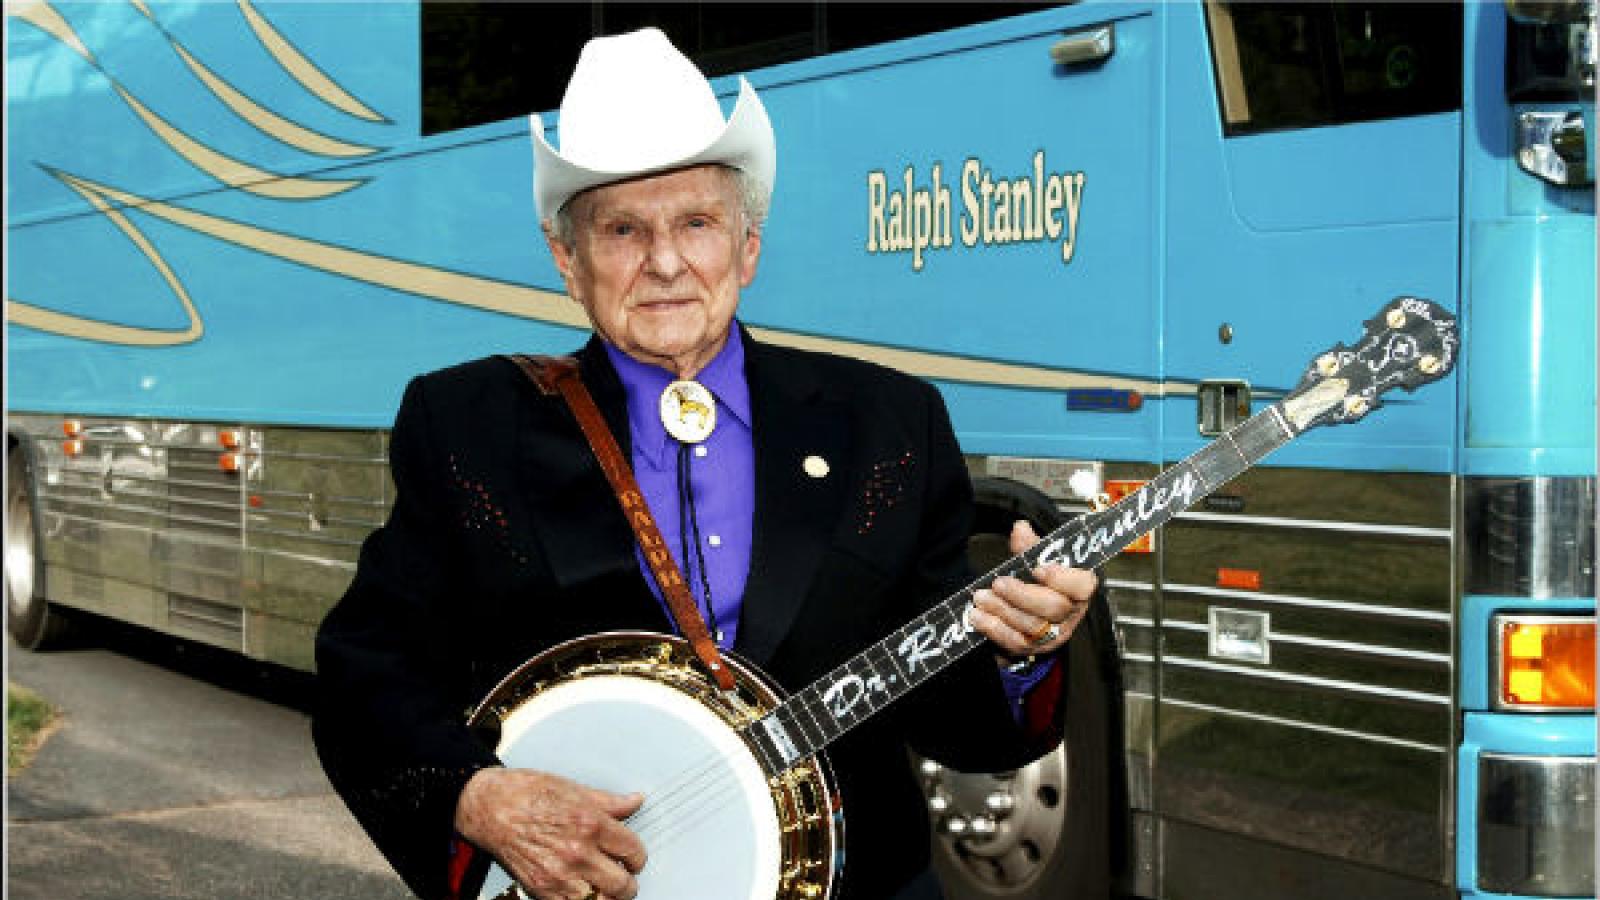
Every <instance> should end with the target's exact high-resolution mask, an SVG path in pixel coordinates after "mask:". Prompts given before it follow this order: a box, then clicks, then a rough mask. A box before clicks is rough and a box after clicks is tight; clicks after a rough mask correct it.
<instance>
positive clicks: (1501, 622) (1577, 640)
mask: <svg viewBox="0 0 1600 900" xmlns="http://www.w3.org/2000/svg"><path fill="white" fill-rule="evenodd" d="M1492 627H1493V628H1494V633H1495V646H1496V649H1497V652H1498V654H1499V657H1500V658H1499V673H1500V677H1499V689H1498V693H1497V695H1496V697H1495V705H1496V706H1498V707H1500V708H1502V709H1571V710H1592V709H1594V669H1595V642H1594V619H1593V618H1592V617H1589V618H1585V617H1580V616H1547V615H1546V616H1541V615H1503V616H1496V617H1495V618H1494V624H1493V626H1492Z"/></svg>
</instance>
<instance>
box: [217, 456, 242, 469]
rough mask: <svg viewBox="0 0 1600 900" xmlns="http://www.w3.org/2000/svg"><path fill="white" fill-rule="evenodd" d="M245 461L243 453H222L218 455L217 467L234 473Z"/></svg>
mask: <svg viewBox="0 0 1600 900" xmlns="http://www.w3.org/2000/svg"><path fill="white" fill-rule="evenodd" d="M243 462H244V458H243V454H239V453H221V454H218V455H217V468H219V469H221V470H222V471H224V472H227V473H229V474H233V473H235V472H238V471H239V466H240V464H242V463H243Z"/></svg>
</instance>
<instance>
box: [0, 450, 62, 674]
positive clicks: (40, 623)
mask: <svg viewBox="0 0 1600 900" xmlns="http://www.w3.org/2000/svg"><path fill="white" fill-rule="evenodd" d="M6 445H7V446H6V524H5V530H6V545H5V583H6V630H7V631H8V632H10V633H11V637H12V639H13V640H15V641H16V642H17V643H18V644H20V645H21V646H22V647H24V648H26V649H29V650H47V649H49V648H50V647H52V646H55V645H57V644H59V643H61V641H62V640H63V639H64V638H65V637H66V634H67V625H68V623H67V620H66V617H65V616H64V615H63V614H62V613H61V611H60V610H59V609H57V608H55V607H54V606H52V605H51V604H50V602H49V601H48V600H46V599H45V590H44V557H43V555H42V554H41V552H40V551H41V548H42V544H41V543H40V541H39V527H38V524H39V518H38V511H39V510H38V504H37V502H36V497H35V495H34V491H33V472H32V469H33V466H32V465H31V460H30V459H29V455H28V453H27V451H26V449H25V448H24V447H23V446H22V444H21V443H20V442H19V441H17V440H16V439H15V438H8V439H7V441H6Z"/></svg>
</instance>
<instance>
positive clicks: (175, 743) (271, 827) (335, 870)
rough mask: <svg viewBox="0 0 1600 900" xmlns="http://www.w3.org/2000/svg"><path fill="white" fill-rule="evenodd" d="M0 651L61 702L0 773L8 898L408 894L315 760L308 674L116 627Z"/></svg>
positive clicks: (25, 678)
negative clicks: (54, 721) (24, 755)
mask: <svg viewBox="0 0 1600 900" xmlns="http://www.w3.org/2000/svg"><path fill="white" fill-rule="evenodd" d="M6 664H7V667H8V677H9V678H10V679H11V680H12V681H14V682H16V683H18V684H22V685H24V686H26V687H29V688H31V689H33V690H35V691H37V692H38V693H40V694H42V695H43V696H44V697H45V698H46V699H48V700H50V701H51V702H52V703H54V704H55V705H56V706H57V707H58V708H59V709H61V710H62V711H63V712H64V713H65V720H64V723H63V725H62V727H61V728H60V729H59V730H58V731H57V732H56V733H55V734H54V736H53V737H51V738H50V740H49V741H48V742H47V743H46V744H45V746H44V748H43V749H42V750H41V752H40V753H39V755H38V757H37V758H35V760H34V762H33V764H32V766H30V767H29V768H28V769H27V770H26V771H25V772H23V773H22V774H21V775H19V776H18V777H16V778H14V779H8V780H7V784H6V791H7V799H8V802H9V808H8V814H7V818H6V838H7V843H8V847H7V854H8V857H9V859H8V864H9V871H8V874H7V889H8V892H9V896H10V897H11V898H12V900H46V898H48V900H57V898H62V897H72V898H79V900H98V898H107V900H110V898H116V900H186V898H195V900H202V898H203V900H217V898H219V897H228V898H257V897H260V898H268V897H270V898H290V897H292V898H318V900H342V898H351V900H354V898H361V900H386V898H396V900H399V898H404V897H408V896H410V895H409V894H408V893H407V891H406V890H405V888H404V887H403V886H402V885H401V883H400V881H399V879H397V878H396V877H395V876H394V875H393V874H392V873H391V872H390V871H389V869H388V867H387V865H386V864H385V863H384V861H383V859H382V858H381V857H380V856H378V854H377V851H376V850H374V849H373V848H372V847H371V845H370V844H369V843H368V842H367V840H366V838H365V836H364V835H363V834H362V833H361V829H360V827H359V826H358V825H356V823H355V820H354V819H352V818H351V817H350V814H349V813H348V812H347V811H346V810H345V808H344V806H343V804H341V803H340V802H339V799H338V797H337V796H335V795H334V793H333V789H332V788H331V787H329V785H328V782H327V781H326V779H324V778H323V776H322V772H321V769H320V768H318V766H317V761H316V757H315V754H314V753H313V751H312V746H311V735H310V728H309V720H308V717H307V715H306V713H305V709H306V708H307V704H306V698H307V697H308V696H309V694H310V689H311V686H310V684H309V679H306V678H304V677H303V676H298V675H296V674H294V673H287V672H284V671H282V670H270V669H265V668H263V667H260V666H256V665H252V664H248V663H246V662H245V661H243V660H238V659H234V658H228V657H223V656H218V655H217V654H215V653H213V652H211V651H209V650H207V649H205V648H197V647H194V646H187V647H182V646H179V645H175V644H174V643H173V642H170V641H165V640H162V639H158V638H154V637H152V636H141V635H138V634H130V633H127V632H125V631H123V630H121V629H113V630H109V631H104V632H100V631H97V632H96V633H93V634H91V635H90V636H88V637H87V638H85V639H81V640H79V641H78V645H77V646H75V647H69V648H67V649H64V650H61V651H56V652H51V653H28V652H26V651H22V650H19V649H18V648H17V647H16V645H15V644H12V643H10V642H9V641H7V644H6Z"/></svg>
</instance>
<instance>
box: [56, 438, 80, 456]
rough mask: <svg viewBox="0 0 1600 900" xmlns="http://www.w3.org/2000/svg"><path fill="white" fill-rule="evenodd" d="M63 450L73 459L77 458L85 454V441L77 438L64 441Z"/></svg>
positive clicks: (62, 443)
mask: <svg viewBox="0 0 1600 900" xmlns="http://www.w3.org/2000/svg"><path fill="white" fill-rule="evenodd" d="M61 452H62V453H65V454H66V455H67V456H69V457H71V458H73V459H77V458H78V457H80V456H82V455H83V441H80V440H78V439H76V438H74V439H72V440H70V441H62V442H61Z"/></svg>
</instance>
